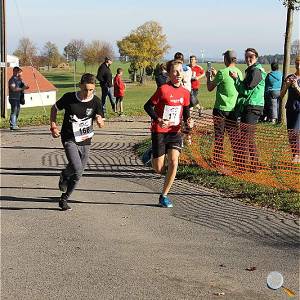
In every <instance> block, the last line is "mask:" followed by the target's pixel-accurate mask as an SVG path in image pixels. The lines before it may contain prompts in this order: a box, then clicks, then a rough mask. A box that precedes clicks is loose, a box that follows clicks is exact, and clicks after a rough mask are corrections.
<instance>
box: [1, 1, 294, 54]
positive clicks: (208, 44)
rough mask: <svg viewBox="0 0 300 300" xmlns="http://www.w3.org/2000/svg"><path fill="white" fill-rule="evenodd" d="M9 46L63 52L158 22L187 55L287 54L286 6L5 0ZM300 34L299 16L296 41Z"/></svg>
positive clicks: (266, 3) (274, 3)
mask: <svg viewBox="0 0 300 300" xmlns="http://www.w3.org/2000/svg"><path fill="white" fill-rule="evenodd" d="M6 5H7V12H6V13H7V36H8V37H7V44H8V52H9V53H12V52H13V51H14V50H15V49H16V47H17V45H18V41H19V40H20V38H22V37H24V36H25V37H28V38H30V39H31V40H32V41H33V42H34V43H35V45H36V46H37V48H38V49H42V47H43V45H44V44H45V43H46V42H47V41H51V42H53V43H55V44H56V45H57V46H58V47H59V49H60V50H62V49H63V47H64V46H65V45H66V44H67V43H68V42H69V41H70V40H71V39H74V38H75V39H83V40H85V41H86V42H90V41H92V40H102V41H106V42H110V43H111V44H112V45H113V47H114V49H115V52H116V53H115V54H116V55H118V50H117V46H116V41H117V40H120V39H122V38H123V37H124V36H126V35H127V34H128V33H130V31H131V30H133V29H135V28H137V27H138V26H140V25H142V24H143V23H144V22H146V21H150V20H154V21H157V22H159V23H160V24H161V25H162V27H163V30H164V33H165V34H166V35H167V39H168V43H169V44H170V45H171V47H172V48H171V50H170V52H169V54H168V56H172V55H173V53H174V52H176V51H181V52H183V53H184V54H185V55H186V56H187V55H190V54H196V55H198V56H199V55H200V53H201V51H202V50H204V53H205V56H206V57H216V58H217V57H221V54H222V52H224V51H223V50H225V49H228V48H233V49H235V50H236V51H237V52H238V54H239V55H240V56H242V55H243V50H244V49H245V48H247V47H254V48H256V49H257V50H258V52H259V53H261V54H276V53H283V43H284V32H285V21H286V10H285V8H284V7H283V6H282V4H281V1H280V0H252V1H241V0H227V1H224V0H210V1H206V0H194V1H188V2H185V1H182V0H181V1H179V0H151V1H149V0H148V1H142V0H126V1H122V0H111V1H107V0H105V1H103V0H88V1H82V0H65V1H61V0H51V1H48V0H39V1H38V0H7V1H6ZM298 36H299V12H297V13H296V14H295V23H294V28H293V39H296V38H298Z"/></svg>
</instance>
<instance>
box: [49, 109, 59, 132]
mask: <svg viewBox="0 0 300 300" xmlns="http://www.w3.org/2000/svg"><path fill="white" fill-rule="evenodd" d="M56 116H57V108H56V105H55V104H54V105H52V107H51V111H50V131H51V134H52V136H53V137H54V138H58V137H59V136H60V133H59V130H58V127H57V125H56Z"/></svg>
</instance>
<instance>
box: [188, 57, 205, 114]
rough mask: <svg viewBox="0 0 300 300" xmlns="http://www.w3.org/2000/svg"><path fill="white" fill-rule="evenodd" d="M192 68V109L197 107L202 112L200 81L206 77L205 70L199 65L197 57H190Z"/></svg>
mask: <svg viewBox="0 0 300 300" xmlns="http://www.w3.org/2000/svg"><path fill="white" fill-rule="evenodd" d="M189 66H190V68H191V69H192V80H191V84H192V90H191V104H190V106H191V107H196V108H198V109H199V114H200V111H201V110H202V107H201V105H200V103H199V100H198V91H199V89H200V79H201V78H202V77H204V76H205V71H204V69H203V68H202V67H201V66H199V65H197V58H196V56H195V55H191V56H190V65H189Z"/></svg>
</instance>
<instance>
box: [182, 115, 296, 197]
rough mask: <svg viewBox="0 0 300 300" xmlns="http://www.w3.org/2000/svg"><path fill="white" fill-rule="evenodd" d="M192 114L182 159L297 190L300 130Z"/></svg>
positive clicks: (240, 176) (264, 183)
mask: <svg viewBox="0 0 300 300" xmlns="http://www.w3.org/2000/svg"><path fill="white" fill-rule="evenodd" d="M194 114H195V113H193V119H194V120H195V125H194V128H193V130H192V133H191V138H192V141H191V144H190V145H187V147H185V151H184V152H183V154H182V156H181V160H182V161H183V162H185V163H188V164H197V165H199V166H201V167H203V168H205V169H211V170H217V171H218V172H220V173H222V174H225V175H230V176H234V177H238V178H240V179H243V180H246V181H250V182H255V183H258V184H263V185H267V186H272V187H277V188H281V189H289V190H296V191H300V176H299V175H300V163H299V162H298V163H297V159H295V158H297V156H295V155H297V154H298V155H299V154H300V153H299V152H300V149H299V132H293V131H290V132H287V130H286V129H285V128H284V127H282V126H274V125H268V124H265V123H258V124H257V125H248V124H244V123H237V122H234V121H226V122H225V121H224V119H222V118H219V117H213V116H212V115H209V114H202V115H201V116H200V117H195V116H194ZM299 158H300V156H299Z"/></svg>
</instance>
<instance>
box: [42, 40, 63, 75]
mask: <svg viewBox="0 0 300 300" xmlns="http://www.w3.org/2000/svg"><path fill="white" fill-rule="evenodd" d="M42 55H43V56H44V57H45V58H46V61H47V66H48V70H49V69H50V66H51V67H52V66H54V67H56V66H57V65H58V64H59V63H60V60H61V56H60V54H59V51H58V48H57V46H56V45H55V44H54V43H51V42H47V43H46V44H45V45H44V47H43V51H42Z"/></svg>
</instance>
